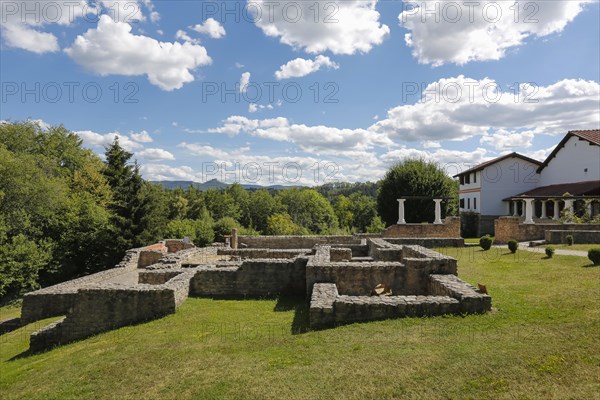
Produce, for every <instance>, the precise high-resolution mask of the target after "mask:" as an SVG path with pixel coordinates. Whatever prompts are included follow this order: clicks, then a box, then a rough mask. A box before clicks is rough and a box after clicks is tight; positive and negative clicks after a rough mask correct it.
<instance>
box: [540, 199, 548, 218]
mask: <svg viewBox="0 0 600 400" xmlns="http://www.w3.org/2000/svg"><path fill="white" fill-rule="evenodd" d="M547 202H548V200H542V216H541V218H542V219H546V218H548V214H547V211H548V210H546V203H547Z"/></svg>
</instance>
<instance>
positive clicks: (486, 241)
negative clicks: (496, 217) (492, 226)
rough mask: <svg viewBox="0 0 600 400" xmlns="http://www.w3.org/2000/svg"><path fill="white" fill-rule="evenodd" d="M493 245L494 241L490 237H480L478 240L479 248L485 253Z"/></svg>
mask: <svg viewBox="0 0 600 400" xmlns="http://www.w3.org/2000/svg"><path fill="white" fill-rule="evenodd" d="M493 243H494V240H493V239H492V238H491V237H490V235H485V236H482V237H481V239H479V246H481V248H482V249H483V250H486V251H487V250H489V249H490V248H492V244H493Z"/></svg>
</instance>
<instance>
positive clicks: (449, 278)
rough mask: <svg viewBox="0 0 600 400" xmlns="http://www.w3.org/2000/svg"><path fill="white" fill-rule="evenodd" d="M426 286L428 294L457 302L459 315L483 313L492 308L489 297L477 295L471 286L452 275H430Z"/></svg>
mask: <svg viewBox="0 0 600 400" xmlns="http://www.w3.org/2000/svg"><path fill="white" fill-rule="evenodd" d="M428 284H429V293H431V294H433V295H437V296H450V297H452V298H455V299H457V300H459V302H460V307H459V311H460V312H461V313H466V314H473V313H485V312H487V311H489V310H491V308H492V298H491V297H490V296H488V295H487V294H482V293H479V292H478V291H477V290H476V289H475V288H474V287H473V286H471V285H469V284H468V283H466V282H464V281H462V280H460V279H459V278H458V277H456V276H454V275H431V276H429V280H428Z"/></svg>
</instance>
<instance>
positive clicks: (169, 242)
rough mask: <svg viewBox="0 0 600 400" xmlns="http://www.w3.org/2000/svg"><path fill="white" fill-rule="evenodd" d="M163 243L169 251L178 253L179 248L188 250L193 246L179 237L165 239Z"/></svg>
mask: <svg viewBox="0 0 600 400" xmlns="http://www.w3.org/2000/svg"><path fill="white" fill-rule="evenodd" d="M164 243H165V247H166V248H167V252H169V253H178V252H180V251H181V250H188V249H191V248H193V247H194V245H193V244H192V243H186V242H184V241H183V240H180V239H166V240H164Z"/></svg>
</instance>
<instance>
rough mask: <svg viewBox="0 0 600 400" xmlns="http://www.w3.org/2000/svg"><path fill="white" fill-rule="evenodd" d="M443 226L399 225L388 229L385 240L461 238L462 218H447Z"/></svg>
mask: <svg viewBox="0 0 600 400" xmlns="http://www.w3.org/2000/svg"><path fill="white" fill-rule="evenodd" d="M443 222H444V223H443V224H440V225H435V224H397V225H392V226H389V227H387V228H386V229H385V230H384V231H383V233H382V236H383V237H384V238H460V218H459V217H447V218H446V219H445V220H444V221H443Z"/></svg>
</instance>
